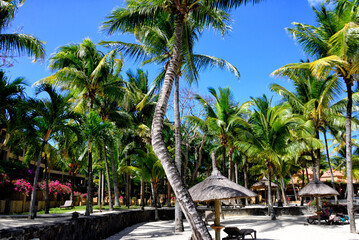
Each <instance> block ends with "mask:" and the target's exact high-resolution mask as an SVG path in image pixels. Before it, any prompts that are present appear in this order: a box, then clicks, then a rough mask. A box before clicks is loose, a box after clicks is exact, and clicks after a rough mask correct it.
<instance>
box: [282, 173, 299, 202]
mask: <svg viewBox="0 0 359 240" xmlns="http://www.w3.org/2000/svg"><path fill="white" fill-rule="evenodd" d="M279 181H280V186H281V188H280V189H281V190H282V197H283V200H284V206H288V205H289V204H288V197H287V194H286V193H285V189H286V187H285V184H284V179H283V177H280V178H279ZM294 195H295V200H296V201H297V195H296V193H295V189H294Z"/></svg>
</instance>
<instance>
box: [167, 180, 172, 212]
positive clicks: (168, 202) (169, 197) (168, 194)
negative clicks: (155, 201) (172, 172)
mask: <svg viewBox="0 0 359 240" xmlns="http://www.w3.org/2000/svg"><path fill="white" fill-rule="evenodd" d="M167 207H171V184H170V183H169V182H168V180H167Z"/></svg>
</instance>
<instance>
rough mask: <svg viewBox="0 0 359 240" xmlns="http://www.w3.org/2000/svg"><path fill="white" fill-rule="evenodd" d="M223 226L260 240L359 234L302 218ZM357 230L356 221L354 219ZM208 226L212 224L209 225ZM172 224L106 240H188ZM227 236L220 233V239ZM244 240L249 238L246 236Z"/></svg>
mask: <svg viewBox="0 0 359 240" xmlns="http://www.w3.org/2000/svg"><path fill="white" fill-rule="evenodd" d="M221 223H222V224H223V225H225V226H235V227H238V228H253V229H255V230H256V231H257V239H259V240H297V239H298V240H299V239H300V240H303V239H304V240H311V239H316V240H354V239H355V240H359V234H351V233H349V224H346V225H310V224H307V222H306V220H305V216H280V217H278V219H277V220H275V221H271V220H270V218H269V217H267V216H240V217H226V218H225V219H223V220H221ZM356 223H357V229H358V230H359V228H358V227H359V226H358V224H359V219H358V218H357V219H356ZM210 224H212V223H211V222H210ZM208 228H209V230H210V234H211V235H212V236H214V232H213V230H212V229H211V228H210V227H208ZM173 229H174V221H158V222H148V223H140V224H136V225H134V226H131V227H128V228H126V229H124V230H123V231H121V232H119V233H118V234H116V235H113V236H111V237H109V238H107V240H118V239H126V240H141V239H162V240H164V239H166V240H167V239H168V240H177V239H178V240H179V239H185V240H187V239H189V237H190V236H191V231H190V228H189V225H188V224H187V222H185V231H184V232H183V233H174V232H173ZM226 236H227V234H226V233H224V232H223V230H222V232H221V238H223V237H226ZM246 239H251V237H250V236H248V235H247V236H246Z"/></svg>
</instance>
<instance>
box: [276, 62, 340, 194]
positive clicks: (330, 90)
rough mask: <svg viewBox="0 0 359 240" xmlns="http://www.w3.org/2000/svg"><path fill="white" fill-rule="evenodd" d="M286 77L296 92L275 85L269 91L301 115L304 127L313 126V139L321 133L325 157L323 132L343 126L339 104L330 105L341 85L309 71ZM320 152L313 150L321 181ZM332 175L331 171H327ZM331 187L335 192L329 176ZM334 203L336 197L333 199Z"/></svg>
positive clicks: (334, 79)
mask: <svg viewBox="0 0 359 240" xmlns="http://www.w3.org/2000/svg"><path fill="white" fill-rule="evenodd" d="M288 77H290V79H291V80H292V81H293V83H294V87H295V91H294V92H291V91H289V90H287V89H285V88H284V87H282V86H280V85H278V84H272V85H271V90H272V91H274V92H277V93H278V94H280V95H281V96H283V98H284V99H285V100H286V101H288V102H289V103H290V104H291V106H292V108H293V111H294V112H296V113H298V114H300V115H302V116H303V117H304V118H305V119H306V120H307V121H308V123H307V124H310V125H311V126H313V128H314V129H313V130H314V135H315V138H317V139H318V140H320V138H319V132H320V131H322V132H323V134H324V138H325V144H326V150H327V153H328V147H327V141H326V129H327V127H328V126H329V125H333V124H336V125H338V123H342V122H345V118H344V116H342V115H341V110H342V109H340V104H333V101H334V99H335V98H337V97H338V96H339V92H340V91H341V86H340V83H339V82H338V81H337V78H336V77H335V76H329V77H327V78H326V79H323V80H318V79H317V78H316V77H314V76H313V75H312V74H311V72H310V71H309V70H308V69H298V70H297V71H296V72H293V73H291V74H290V75H289V76H288ZM320 158H321V154H320V149H317V150H316V167H317V169H316V174H317V179H319V178H320ZM327 159H328V164H329V166H330V159H329V154H327ZM330 171H331V172H332V169H331V170H330ZM332 184H333V188H335V183H334V178H333V174H332ZM335 198H336V201H337V197H336V196H335Z"/></svg>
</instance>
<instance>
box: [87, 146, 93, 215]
mask: <svg viewBox="0 0 359 240" xmlns="http://www.w3.org/2000/svg"><path fill="white" fill-rule="evenodd" d="M87 149H88V166H87V167H88V168H87V177H88V180H87V198H86V211H85V216H90V214H91V213H92V201H93V199H92V142H91V141H89V142H88V146H87Z"/></svg>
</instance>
